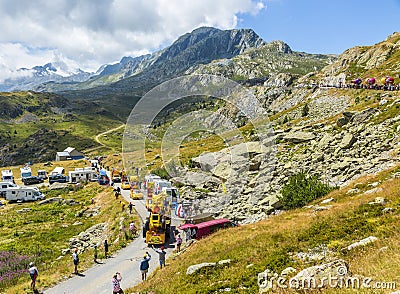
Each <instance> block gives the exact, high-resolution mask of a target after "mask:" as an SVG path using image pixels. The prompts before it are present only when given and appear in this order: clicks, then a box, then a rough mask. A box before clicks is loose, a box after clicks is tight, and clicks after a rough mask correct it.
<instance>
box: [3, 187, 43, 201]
mask: <svg viewBox="0 0 400 294" xmlns="http://www.w3.org/2000/svg"><path fill="white" fill-rule="evenodd" d="M5 198H6V200H8V201H10V202H14V201H18V202H23V201H35V200H41V199H44V198H45V197H44V195H43V194H42V192H40V191H39V189H38V188H36V187H13V188H9V189H7V191H6V194H5Z"/></svg>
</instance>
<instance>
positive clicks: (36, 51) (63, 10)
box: [0, 0, 266, 78]
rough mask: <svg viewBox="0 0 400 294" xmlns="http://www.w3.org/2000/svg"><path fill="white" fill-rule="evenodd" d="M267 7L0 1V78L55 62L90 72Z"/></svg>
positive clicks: (201, 0)
mask: <svg viewBox="0 0 400 294" xmlns="http://www.w3.org/2000/svg"><path fill="white" fill-rule="evenodd" d="M265 7H266V6H265V4H264V3H263V2H262V1H259V0H258V1H254V0H113V1H112V0H102V1H98V0H52V1H48V0H37V1H18V0H2V1H0V27H1V28H2V29H1V31H2V32H1V34H0V71H1V72H0V78H1V76H4V75H5V71H6V69H8V70H15V69H16V68H19V67H32V66H33V65H42V64H44V63H47V62H49V61H52V60H53V59H54V58H55V56H64V58H66V59H69V60H71V61H74V62H75V63H77V64H79V66H80V67H81V68H82V69H85V70H91V71H94V70H96V69H97V67H98V66H100V65H101V64H104V63H110V62H115V61H117V60H119V59H120V58H121V57H122V56H126V55H130V56H137V55H139V54H143V53H148V52H151V51H154V50H156V49H159V48H160V47H162V46H165V45H168V44H169V43H170V42H172V41H173V40H175V39H176V38H177V37H178V36H180V35H182V34H184V33H187V32H189V31H191V30H193V29H195V28H197V27H199V26H214V27H218V28H221V29H230V28H234V27H236V26H237V24H238V15H239V16H240V15H243V14H257V13H258V12H259V11H260V10H262V9H264V8H265ZM3 71H4V72H3Z"/></svg>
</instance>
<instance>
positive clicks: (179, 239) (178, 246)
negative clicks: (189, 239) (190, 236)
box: [176, 234, 182, 252]
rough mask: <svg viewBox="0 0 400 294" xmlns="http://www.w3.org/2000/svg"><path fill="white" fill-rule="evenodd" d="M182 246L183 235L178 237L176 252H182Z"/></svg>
mask: <svg viewBox="0 0 400 294" xmlns="http://www.w3.org/2000/svg"><path fill="white" fill-rule="evenodd" d="M181 245H182V238H181V235H179V234H178V235H177V237H176V251H177V252H180V251H181Z"/></svg>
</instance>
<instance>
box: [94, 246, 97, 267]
mask: <svg viewBox="0 0 400 294" xmlns="http://www.w3.org/2000/svg"><path fill="white" fill-rule="evenodd" d="M93 258H94V262H96V263H97V245H94V249H93Z"/></svg>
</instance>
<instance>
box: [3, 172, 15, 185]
mask: <svg viewBox="0 0 400 294" xmlns="http://www.w3.org/2000/svg"><path fill="white" fill-rule="evenodd" d="M1 180H2V181H3V182H14V176H13V172H12V170H11V169H6V170H2V171H1Z"/></svg>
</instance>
